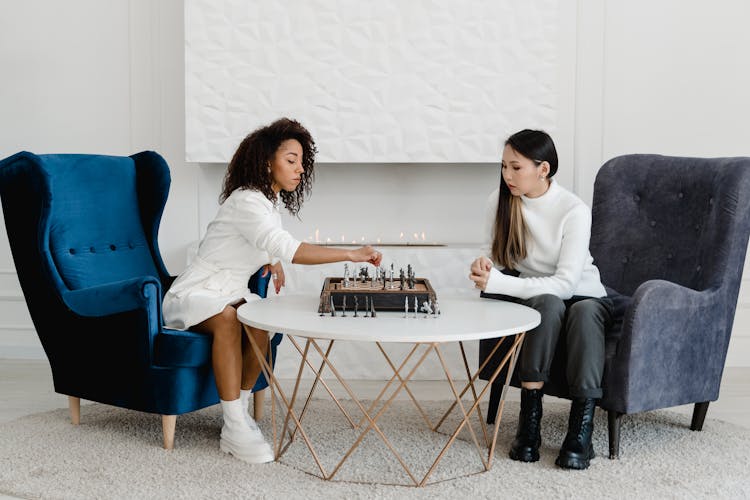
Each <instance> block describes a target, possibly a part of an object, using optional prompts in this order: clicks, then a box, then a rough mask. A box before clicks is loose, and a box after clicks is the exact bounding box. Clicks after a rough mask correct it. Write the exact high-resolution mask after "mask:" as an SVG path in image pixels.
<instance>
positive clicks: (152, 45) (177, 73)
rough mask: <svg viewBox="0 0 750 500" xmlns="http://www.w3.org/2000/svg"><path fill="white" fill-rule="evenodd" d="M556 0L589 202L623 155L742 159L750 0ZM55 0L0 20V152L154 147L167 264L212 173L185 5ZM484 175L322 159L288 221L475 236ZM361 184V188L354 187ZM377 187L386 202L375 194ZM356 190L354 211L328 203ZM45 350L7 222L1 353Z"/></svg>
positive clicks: (582, 191) (568, 158)
mask: <svg viewBox="0 0 750 500" xmlns="http://www.w3.org/2000/svg"><path fill="white" fill-rule="evenodd" d="M562 3H563V4H564V5H565V6H564V7H563V8H562V10H561V12H560V15H561V16H562V17H561V25H562V26H563V29H562V30H561V39H560V43H561V47H562V48H563V50H562V54H563V56H562V57H563V59H562V63H563V64H561V66H560V75H559V81H558V84H559V92H560V99H561V103H560V106H559V108H560V109H561V119H560V120H561V125H560V128H559V130H558V131H557V132H556V134H555V139H556V142H557V145H558V148H559V150H560V156H561V158H562V165H561V171H560V174H559V176H560V181H561V182H562V183H563V184H564V185H566V186H568V187H570V188H573V189H575V190H576V192H578V193H579V195H580V196H581V197H582V198H583V199H584V200H585V201H587V202H590V200H591V190H592V186H593V178H594V175H595V173H596V170H597V169H598V168H599V166H600V165H601V164H602V163H603V161H605V160H606V159H608V158H611V157H612V156H615V155H618V154H623V153H633V152H655V153H663V154H674V155H685V156H689V155H696V156H732V155H744V156H750V143H748V140H747V137H750V130H749V127H748V125H747V121H746V118H745V117H747V116H749V115H750V113H748V112H749V111H750V109H749V108H750V100H748V99H746V98H745V94H746V89H747V88H750V85H748V84H750V65H747V64H746V63H745V62H744V60H741V59H738V58H737V57H738V56H735V54H742V53H743V52H744V49H745V48H746V47H748V46H750V43H749V42H750V34H748V32H746V31H745V30H744V28H743V26H742V22H743V20H746V19H748V18H750V4H747V3H745V2H744V1H741V0H734V1H731V0H721V1H717V2H712V3H711V4H710V5H709V4H708V3H706V2H702V1H689V2H686V1H679V0H661V1H660V2H646V1H645V0H636V1H630V2H622V1H614V0H609V1H601V0H578V1H577V3H574V2H562ZM58 4H59V2H54V1H52V0H49V1H40V0H34V1H27V2H13V3H8V5H9V6H7V7H5V9H4V12H3V16H2V17H0V68H2V71H3V78H2V79H0V110H2V115H1V116H2V117H1V118H0V157H5V156H7V155H10V154H13V153H15V152H17V151H19V150H23V149H26V150H30V151H33V152H37V153H51V152H91V153H94V152H96V153H108V154H131V153H133V152H136V151H140V150H143V149H154V150H156V151H159V152H160V153H161V154H163V155H164V156H165V158H166V159H167V161H168V163H169V164H170V166H171V168H172V190H171V194H170V198H169V201H168V203H167V208H166V212H165V215H164V218H163V221H162V229H161V233H160V245H161V249H162V253H163V256H164V258H165V261H166V263H167V266H168V267H169V269H170V270H171V271H172V272H173V273H177V272H179V271H180V270H181V269H182V268H183V266H184V263H185V259H186V249H187V247H188V246H189V244H190V243H191V242H194V241H195V240H196V239H198V238H199V235H200V234H201V233H202V232H203V230H204V228H205V225H206V224H207V222H208V221H209V220H210V218H211V217H212V216H213V213H214V211H215V207H216V198H217V196H218V186H219V183H220V181H221V176H222V174H223V167H222V166H220V165H211V164H207V165H197V164H185V162H184V151H185V148H184V120H185V119H184V87H183V75H184V64H183V47H184V39H183V26H182V19H183V11H182V8H183V7H182V2H180V1H178V0H166V1H161V2H149V1H147V0H131V1H127V0H111V1H107V2H101V1H96V0H88V1H85V0H71V1H68V2H64V3H63V4H59V5H58ZM520 126H522V125H520ZM498 139H499V141H500V140H501V139H502V138H498ZM496 182H497V170H496V167H495V166H493V165H477V164H461V165H368V164H354V165H332V164H324V165H320V166H319V175H318V178H317V182H316V185H315V189H314V193H313V196H312V198H311V199H310V200H309V202H308V203H307V204H306V206H305V209H304V210H303V219H302V221H301V222H300V221H297V220H294V219H291V218H287V219H286V221H285V223H286V224H287V226H288V227H289V228H290V230H291V231H292V232H293V233H294V234H295V235H296V236H297V237H299V238H302V239H306V238H307V237H308V236H310V235H312V234H313V232H314V229H315V228H318V229H319V230H320V234H321V235H327V234H331V235H334V236H336V237H340V235H341V234H342V233H345V234H346V236H347V239H349V237H350V236H351V237H353V238H360V237H361V236H365V237H367V239H374V238H377V237H381V238H383V239H384V240H385V239H392V238H391V236H390V235H395V234H397V232H400V231H404V232H405V233H406V234H407V235H410V234H412V233H413V232H419V233H421V232H422V231H424V232H425V233H426V235H427V239H428V240H438V241H441V242H445V243H456V244H459V243H475V242H478V241H479V240H480V239H481V229H480V225H479V224H474V223H475V222H478V221H479V220H480V218H481V214H482V209H483V207H482V203H483V201H484V199H485V196H486V193H488V192H489V191H490V190H491V189H492V187H493V186H494V185H495V184H496ZM363 186H366V187H367V188H369V189H372V191H373V192H372V194H360V193H361V192H362V191H364V189H365V188H364V187H363ZM385 192H387V193H393V194H396V196H395V199H393V200H390V201H388V203H383V202H382V201H381V200H382V197H381V194H382V193H385ZM355 200H356V201H358V202H359V205H361V206H362V208H361V209H358V210H349V209H348V208H347V209H344V208H340V207H343V206H351V205H352V204H354V201H355ZM334 201H335V203H334ZM746 267H747V266H746ZM748 281H750V272H748V273H746V274H745V280H744V281H743V290H742V291H741V297H740V303H739V305H738V312H737V317H736V321H735V330H734V334H733V339H732V345H731V347H730V354H729V359H728V364H729V365H734V366H737V365H743V366H748V364H750V361H748V360H750V286H749V285H748ZM43 356H44V354H43V352H42V351H41V347H40V346H39V342H38V340H37V339H36V336H35V335H34V332H33V328H32V327H31V324H30V320H29V319H28V313H27V312H26V311H25V308H24V306H23V299H22V297H21V295H20V289H19V288H18V284H17V280H16V278H15V273H14V267H13V262H12V258H11V257H10V252H9V250H8V245H7V239H6V236H5V234H4V230H3V233H2V236H1V237H0V358H3V357H17V358H29V357H43Z"/></svg>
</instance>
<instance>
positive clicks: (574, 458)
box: [555, 398, 596, 469]
mask: <svg viewBox="0 0 750 500" xmlns="http://www.w3.org/2000/svg"><path fill="white" fill-rule="evenodd" d="M595 408H596V400H594V399H592V398H587V399H574V400H573V402H572V403H571V404H570V417H569V418H568V434H567V435H566V436H565V441H563V445H562V448H560V454H559V455H558V456H557V460H555V463H556V464H557V465H559V466H560V467H562V468H564V469H587V468H588V466H589V461H590V460H591V459H592V458H594V457H595V456H596V454H594V445H593V444H592V443H591V435H592V434H593V432H594V409H595Z"/></svg>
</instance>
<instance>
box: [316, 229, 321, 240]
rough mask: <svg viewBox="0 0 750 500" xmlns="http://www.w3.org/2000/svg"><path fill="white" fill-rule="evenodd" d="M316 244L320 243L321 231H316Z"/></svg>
mask: <svg viewBox="0 0 750 500" xmlns="http://www.w3.org/2000/svg"><path fill="white" fill-rule="evenodd" d="M315 243H320V229H316V230H315Z"/></svg>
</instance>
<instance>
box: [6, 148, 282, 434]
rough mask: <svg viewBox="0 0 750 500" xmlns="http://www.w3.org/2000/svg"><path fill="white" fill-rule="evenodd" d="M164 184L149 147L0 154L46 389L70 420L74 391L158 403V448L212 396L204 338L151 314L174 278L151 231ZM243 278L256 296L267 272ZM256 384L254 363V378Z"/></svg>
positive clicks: (148, 406)
mask: <svg viewBox="0 0 750 500" xmlns="http://www.w3.org/2000/svg"><path fill="white" fill-rule="evenodd" d="M169 184H170V176H169V168H168V167H167V164H166V162H165V161H164V159H163V158H162V157H161V156H159V155H158V154H157V153H154V152H150V151H147V152H142V153H138V154H135V155H133V156H130V157H114V156H99V155H40V156H37V155H34V154H32V153H28V152H21V153H18V154H16V155H13V156H11V157H9V158H6V159H5V160H3V161H2V162H0V197H2V204H3V214H4V216H5V225H6V228H7V232H8V239H9V242H10V247H11V251H12V254H13V260H14V261H15V265H16V271H17V273H18V278H19V281H20V283H21V288H22V289H23V293H24V297H25V299H26V304H27V306H28V308H29V312H30V314H31V318H32V320H33V322H34V327H35V328H36V331H37V334H38V335H39V339H40V340H41V343H42V346H43V348H44V351H45V353H46V355H47V358H48V359H49V362H50V366H51V368H52V376H53V379H54V385H55V391H56V392H58V393H61V394H66V395H68V396H69V399H70V405H71V416H72V420H73V422H74V423H78V418H79V411H80V406H79V405H80V398H83V399H88V400H92V401H98V402H100V403H106V404H110V405H114V406H119V407H122V408H129V409H133V410H139V411H144V412H150V413H157V414H160V415H162V416H163V430H164V446H165V447H166V448H171V447H172V445H173V440H174V428H175V420H176V415H180V414H182V413H187V412H191V411H194V410H198V409H200V408H204V407H206V406H210V405H213V404H216V403H218V402H219V398H218V394H217V390H216V384H215V382H214V376H213V371H212V368H211V338H210V337H209V336H208V335H204V334H202V333H197V332H191V331H175V330H170V329H167V328H164V327H163V325H162V317H161V301H162V295H163V293H164V292H165V291H166V290H167V289H168V288H169V286H170V285H171V283H172V281H173V280H174V277H171V276H170V275H169V274H168V273H167V270H166V269H165V267H164V263H163V262H162V259H161V256H160V254H159V247H158V241H157V234H158V230H159V222H160V220H161V215H162V211H163V209H164V204H165V203H166V200H167V194H168V191H169ZM251 283H252V285H253V287H254V291H255V292H256V293H259V294H260V295H261V296H265V294H266V289H267V286H268V277H265V278H263V277H260V276H259V275H256V276H254V277H253V278H251ZM280 340H281V336H280V335H276V336H275V337H274V339H273V341H272V346H273V350H272V352H273V354H274V358H275V352H276V345H278V343H279V341H280ZM266 385H267V383H266V381H265V379H264V378H263V376H262V375H261V379H259V380H258V382H257V384H256V386H255V389H256V390H261V389H263V388H264V387H265V386H266Z"/></svg>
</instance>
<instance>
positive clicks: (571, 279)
mask: <svg viewBox="0 0 750 500" xmlns="http://www.w3.org/2000/svg"><path fill="white" fill-rule="evenodd" d="M557 163H558V162H557V151H556V149H555V145H554V142H553V141H552V138H551V137H550V136H549V135H548V134H546V133H545V132H542V131H539V130H522V131H520V132H518V133H515V134H513V135H512V136H510V137H509V138H508V139H507V141H506V142H505V147H504V149H503V158H502V175H501V179H500V187H499V188H498V190H497V191H495V192H494V193H493V194H492V195H491V197H490V204H489V207H490V208H489V214H488V215H489V216H490V217H489V218H490V220H492V221H493V222H492V223H491V225H492V229H491V235H492V238H491V252H490V257H491V258H488V257H485V256H482V257H479V258H478V259H476V260H475V261H474V262H473V263H472V265H471V274H470V279H471V280H472V281H474V283H475V285H476V287H477V288H479V289H481V290H482V291H483V292H484V293H485V294H488V295H490V296H491V297H493V298H501V299H505V300H511V301H514V302H518V303H521V304H525V305H527V306H529V307H532V308H534V309H536V310H537V311H539V313H540V314H541V317H542V321H541V324H540V325H539V326H538V327H537V328H535V329H534V330H532V331H530V332H528V334H527V335H526V338H525V340H524V344H523V347H522V348H521V355H520V359H519V367H518V370H519V371H518V373H519V377H520V380H521V412H520V415H519V421H518V429H517V431H516V437H515V439H514V440H513V443H512V445H511V449H510V453H509V454H510V458H512V459H513V460H520V461H523V462H535V461H537V460H539V446H540V444H541V434H540V426H541V418H542V394H543V391H544V383H545V382H547V381H548V378H549V369H550V365H551V363H552V357H553V355H554V353H555V349H556V346H557V343H558V342H565V343H566V347H567V355H568V357H567V360H568V361H567V363H568V364H567V367H566V374H567V380H568V384H569V386H570V387H569V390H570V396H571V398H572V402H571V408H570V418H569V420H568V432H567V435H566V436H565V439H564V441H563V444H562V447H561V449H560V453H559V455H558V457H557V460H556V461H555V463H556V464H557V465H559V466H560V467H563V468H568V469H585V468H587V467H588V466H589V462H590V460H591V459H592V458H594V449H593V446H592V444H591V434H592V432H593V427H594V421H593V418H594V408H595V406H596V399H598V398H601V397H602V388H601V381H602V375H603V371H604V332H605V330H606V328H607V327H608V325H609V324H610V322H611V321H612V319H611V317H612V302H611V301H610V299H608V298H607V297H606V292H605V289H604V286H603V285H602V283H601V280H600V278H599V270H598V269H597V268H596V266H595V265H594V263H593V258H592V257H591V253H590V252H589V238H590V235H591V211H590V210H589V208H588V207H587V206H586V205H585V204H584V203H583V201H581V200H580V199H579V198H578V197H577V196H576V195H574V194H573V193H571V192H570V191H568V190H566V189H565V188H563V187H562V186H560V185H559V184H558V183H557V182H556V181H555V180H554V179H553V177H554V175H555V173H556V172H557ZM494 294H497V295H494ZM493 295H494V296H493Z"/></svg>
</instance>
